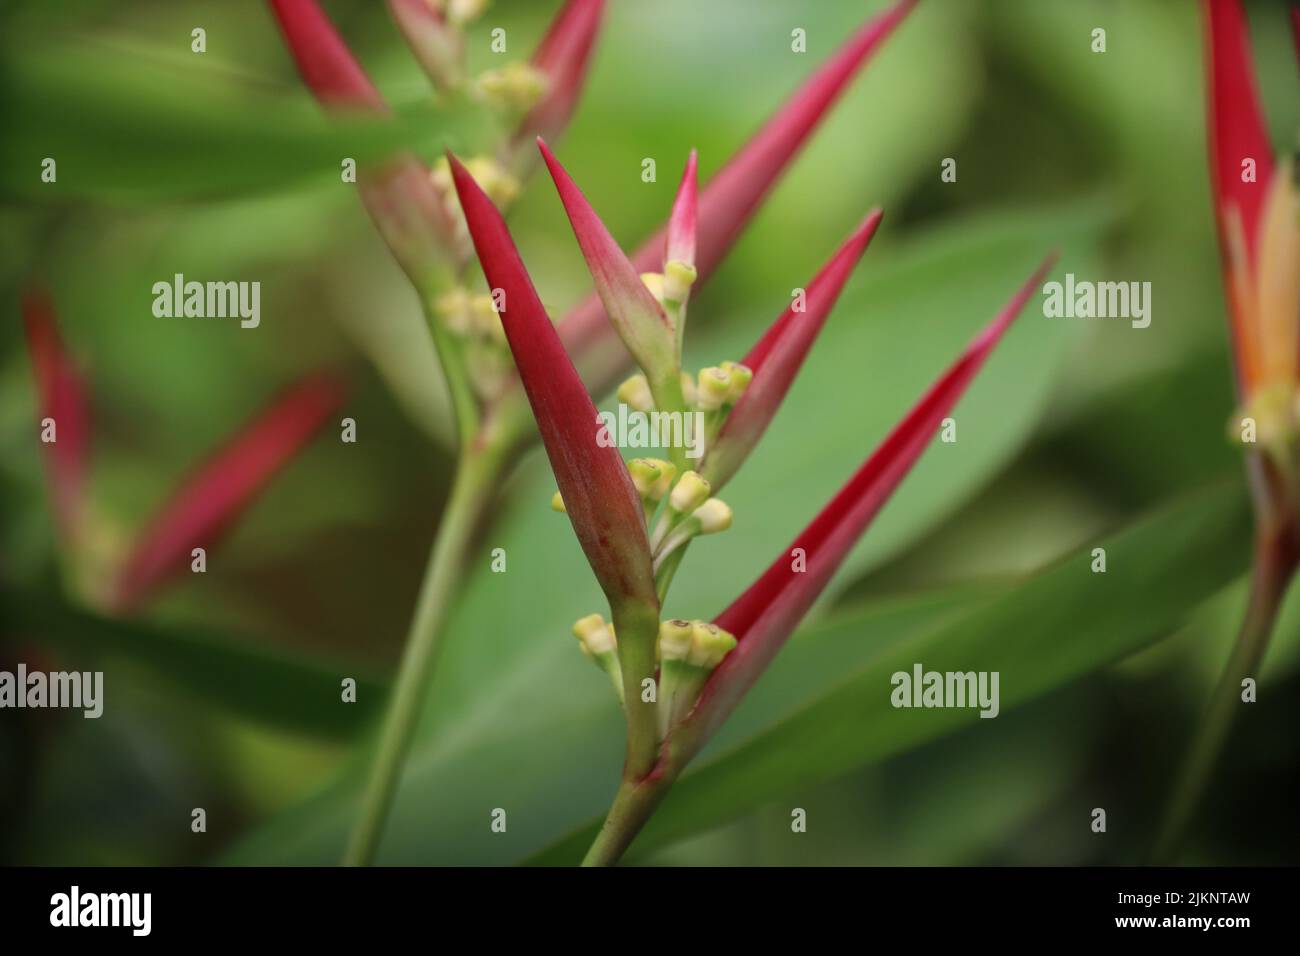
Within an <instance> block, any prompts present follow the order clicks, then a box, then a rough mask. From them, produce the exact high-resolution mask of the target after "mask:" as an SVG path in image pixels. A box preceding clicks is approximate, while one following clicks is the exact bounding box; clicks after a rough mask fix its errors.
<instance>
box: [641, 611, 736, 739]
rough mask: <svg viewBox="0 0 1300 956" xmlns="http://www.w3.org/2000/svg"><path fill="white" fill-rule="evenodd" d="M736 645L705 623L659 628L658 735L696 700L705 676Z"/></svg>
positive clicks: (676, 622)
mask: <svg viewBox="0 0 1300 956" xmlns="http://www.w3.org/2000/svg"><path fill="white" fill-rule="evenodd" d="M735 646H736V638H735V637H734V636H732V635H731V634H728V633H727V632H726V631H724V630H723V629H722V628H720V627H718V626H717V625H716V624H710V623H708V622H706V621H681V620H672V621H664V622H663V623H662V624H660V625H659V643H658V645H657V649H658V658H659V735H660V736H661V737H666V736H668V731H669V730H670V729H671V728H672V727H675V726H676V725H677V724H679V723H680V722H681V721H682V720H683V719H684V718H685V717H686V715H687V714H689V713H690V711H691V708H692V707H694V706H695V702H696V700H698V699H699V696H700V691H701V690H703V689H704V685H705V683H706V682H707V681H708V679H709V675H710V674H712V673H713V671H714V670H715V669H716V668H717V666H718V665H719V664H721V663H722V659H723V658H724V657H726V656H727V654H728V653H730V652H731V650H732V649H733V648H734V647H735Z"/></svg>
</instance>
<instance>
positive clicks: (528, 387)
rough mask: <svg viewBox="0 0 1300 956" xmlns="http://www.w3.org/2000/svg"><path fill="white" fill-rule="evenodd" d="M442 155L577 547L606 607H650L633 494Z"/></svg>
mask: <svg viewBox="0 0 1300 956" xmlns="http://www.w3.org/2000/svg"><path fill="white" fill-rule="evenodd" d="M448 158H449V160H450V162H451V171H452V179H453V181H454V182H455V184H456V192H457V195H459V196H460V204H461V208H462V209H463V210H464V211H465V221H466V222H467V223H468V225H469V233H470V237H471V238H472V239H473V242H474V249H475V251H476V252H477V253H478V259H479V263H480V264H481V265H482V266H483V274H484V275H485V276H486V277H487V281H488V285H489V287H490V288H491V289H493V290H494V293H495V290H500V291H501V293H503V294H504V307H503V308H502V309H501V324H502V326H503V327H504V328H505V333H506V341H507V342H508V343H509V345H510V351H511V353H512V354H513V355H514V359H515V365H516V366H517V367H518V369H519V377H520V379H521V380H522V381H523V385H524V390H525V392H526V393H527V395H528V401H529V404H531V405H532V409H533V417H534V418H535V419H536V420H537V428H538V431H540V432H541V436H542V443H543V444H544V445H545V446H546V454H547V457H548V458H549V459H550V462H551V470H552V471H553V472H554V473H555V481H556V484H557V485H559V488H560V494H561V495H562V496H563V498H564V505H565V510H566V511H567V513H568V515H569V520H570V521H571V522H572V524H573V530H574V532H575V533H576V534H577V536H578V542H579V543H580V544H581V545H582V550H583V553H585V554H586V556H587V561H588V562H589V563H590V564H591V569H592V571H593V572H594V573H595V575H596V579H597V580H598V581H599V582H600V586H601V589H602V590H603V591H604V592H605V595H606V596H607V597H608V598H609V602H610V605H611V607H616V606H618V605H619V604H621V603H622V602H623V601H625V600H626V599H629V598H631V599H635V600H637V601H639V602H642V603H643V604H646V605H650V606H655V607H657V606H658V602H657V600H656V599H655V589H654V575H653V573H652V571H651V567H650V545H649V542H648V540H647V538H646V532H645V520H644V517H643V513H642V505H641V499H640V496H639V495H638V494H637V491H636V488H635V486H634V485H633V484H632V479H631V478H630V477H629V476H628V473H627V466H626V465H625V464H624V463H623V458H622V456H621V455H620V454H619V453H618V449H617V448H615V447H613V445H602V444H601V443H600V442H599V441H598V439H597V435H598V430H599V426H600V419H599V418H598V416H597V414H596V406H595V405H593V404H592V401H591V396H590V395H589V394H588V393H587V389H586V387H585V386H584V385H583V384H582V379H580V378H579V377H578V373H577V371H576V370H575V369H574V367H573V363H572V362H571V361H569V356H568V354H567V353H566V352H565V351H564V346H563V344H561V342H560V337H559V335H558V334H557V333H556V331H555V328H554V326H552V325H551V321H550V319H549V318H548V317H547V315H546V309H545V308H544V307H543V306H542V302H541V299H539V298H538V296H537V290H536V289H535V288H534V287H533V282H532V279H531V278H530V277H529V275H528V271H527V270H526V269H525V268H524V263H523V260H522V259H521V258H520V256H519V250H518V249H517V248H516V247H515V243H514V240H513V239H512V238H511V236H510V232H509V230H508V229H507V228H506V224H505V220H504V219H502V218H501V213H500V212H498V211H497V208H496V206H495V205H494V204H493V203H492V201H491V200H490V199H489V198H488V197H487V196H486V195H485V194H484V192H483V190H482V189H480V188H479V186H478V184H477V183H475V182H474V177H473V176H471V175H470V174H469V172H468V171H467V170H466V169H465V167H464V166H463V165H461V163H460V161H459V160H458V159H456V157H454V156H449V157H448Z"/></svg>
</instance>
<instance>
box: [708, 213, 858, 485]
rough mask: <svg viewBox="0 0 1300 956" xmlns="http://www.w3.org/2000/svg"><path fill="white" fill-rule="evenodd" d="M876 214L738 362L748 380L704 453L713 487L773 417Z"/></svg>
mask: <svg viewBox="0 0 1300 956" xmlns="http://www.w3.org/2000/svg"><path fill="white" fill-rule="evenodd" d="M880 218H881V212H880V210H879V209H875V210H872V211H871V212H870V213H869V214H868V215H867V218H866V219H864V220H863V221H862V224H861V225H860V226H858V228H857V229H856V230H854V232H853V234H852V235H851V236H849V238H848V239H846V240H845V242H844V244H843V245H842V246H840V248H839V249H838V250H837V251H836V253H835V255H833V256H832V257H831V258H830V260H829V261H828V262H827V263H826V264H825V265H824V266H822V268H821V271H820V272H818V273H817V275H816V276H815V277H814V278H813V280H812V281H811V282H809V283H808V286H807V288H806V289H805V290H804V295H803V298H802V301H801V302H798V303H795V302H792V303H791V304H790V306H789V308H787V309H786V310H785V312H783V313H782V314H781V317H780V318H778V319H777V320H776V321H775V322H773V323H772V325H771V326H770V327H769V328H768V330H767V331H766V332H765V333H763V336H762V338H760V339H759V340H758V342H756V343H755V344H754V347H753V348H752V349H750V350H749V354H748V355H746V356H745V358H744V359H743V360H742V361H741V363H740V364H741V365H742V366H744V367H745V369H747V370H748V374H749V375H751V376H752V378H751V380H750V381H749V383H748V386H747V387H746V388H745V389H744V391H743V392H742V393H741V394H740V396H739V397H738V398H737V399H735V405H734V407H733V408H732V409H731V411H730V413H729V414H728V415H727V418H726V420H725V421H724V422H723V424H722V429H721V431H720V432H719V433H718V437H717V438H716V439H715V440H714V442H713V443H712V445H711V446H710V447H709V450H708V451H707V452H706V454H705V457H704V467H703V469H702V471H703V474H704V476H705V477H706V478H708V479H709V481H710V482H712V483H713V486H714V487H715V488H721V487H722V486H723V485H724V484H726V483H727V481H728V480H730V478H731V476H732V475H734V474H735V473H736V470H737V469H738V468H739V467H740V466H741V464H742V463H743V462H744V460H745V458H746V457H748V455H749V453H750V451H752V450H753V448H754V446H755V445H757V444H758V441H759V439H760V438H761V437H762V436H763V432H764V431H766V429H767V426H768V424H769V423H770V422H771V421H772V418H773V417H774V416H775V415H776V410H777V408H778V407H780V405H781V402H782V401H784V400H785V396H786V393H787V392H788V391H789V390H790V385H791V383H792V382H793V381H794V378H795V376H796V375H797V374H798V373H799V368H800V366H801V365H802V364H803V361H804V359H805V358H806V357H807V355H808V351H809V349H811V348H812V344H813V341H814V340H815V339H816V338H817V335H818V334H819V333H820V332H821V330H822V327H823V326H824V325H825V324H826V317H827V316H828V315H830V312H831V309H832V308H834V306H835V302H836V301H837V300H838V299H839V296H840V292H841V291H842V290H843V289H844V284H845V283H846V282H848V279H849V276H850V274H852V272H853V267H854V266H855V265H857V262H858V260H859V259H860V258H861V257H862V253H863V252H865V251H866V248H867V245H868V244H869V243H870V242H871V237H872V236H874V235H875V233H876V228H877V227H878V226H879V225H880ZM701 375H702V376H703V373H701ZM701 382H703V378H702V379H701Z"/></svg>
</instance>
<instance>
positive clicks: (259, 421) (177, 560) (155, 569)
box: [110, 372, 346, 612]
mask: <svg viewBox="0 0 1300 956" xmlns="http://www.w3.org/2000/svg"><path fill="white" fill-rule="evenodd" d="M345 395H346V388H345V387H344V385H343V383H342V382H341V381H340V379H339V378H338V377H337V376H335V375H333V374H331V373H325V372H317V373H313V374H310V375H308V376H306V377H304V378H303V379H301V380H299V381H298V382H297V383H296V384H294V385H292V386H290V387H289V388H288V389H286V390H285V391H284V393H283V394H282V395H280V396H279V397H278V398H277V399H276V400H275V401H273V402H272V403H271V404H270V405H269V406H268V407H267V408H266V409H264V410H263V411H262V412H260V413H259V414H258V415H257V417H256V418H254V419H253V420H252V421H251V422H249V423H248V424H247V425H245V426H244V427H243V428H241V429H240V430H239V431H238V432H236V433H235V435H234V436H233V437H232V438H231V439H230V441H229V442H228V443H227V444H226V446H225V447H224V448H222V449H220V450H219V451H217V452H216V453H215V454H213V455H212V456H211V457H210V458H209V459H208V460H207V461H205V462H204V463H202V464H200V465H199V466H198V467H197V468H196V469H195V470H194V472H193V474H192V475H191V476H190V477H189V478H187V479H186V480H185V481H184V482H182V483H181V485H180V486H179V487H178V488H177V490H176V491H175V492H174V493H173V494H172V496H171V498H170V500H169V501H168V502H167V503H166V504H165V505H164V506H163V507H162V509H161V510H160V511H159V512H158V513H157V515H155V517H154V518H153V519H152V520H151V521H150V522H149V524H148V525H147V526H146V527H145V530H144V531H143V532H142V533H141V534H140V535H139V537H138V538H137V540H136V542H135V543H134V545H133V546H132V548H131V550H130V552H129V553H128V555H127V557H126V560H125V561H124V563H123V565H122V567H121V571H120V573H119V575H118V577H117V580H116V582H115V585H114V588H113V591H112V594H111V596H110V605H111V606H112V608H113V610H115V611H119V612H123V611H130V610H133V609H135V608H137V607H139V606H140V605H141V604H142V603H144V602H145V601H146V600H148V599H149V598H151V597H153V596H154V595H155V594H156V593H157V592H158V590H159V589H160V588H161V587H162V586H163V585H165V584H166V583H168V582H169V581H170V580H171V579H172V578H173V577H174V576H176V575H178V574H181V573H182V572H183V571H184V570H185V569H186V568H187V567H188V566H189V565H190V561H191V552H192V550H193V549H194V548H200V547H201V548H205V549H211V548H212V547H213V546H214V545H216V544H217V543H218V542H219V541H220V540H221V538H222V537H223V536H224V535H225V534H226V533H227V532H228V531H229V530H230V529H231V527H232V526H233V525H234V524H235V522H236V521H237V520H238V519H239V518H240V517H241V516H242V515H243V514H244V513H245V512H246V511H247V510H248V508H249V507H250V505H251V504H252V503H253V501H254V500H255V499H256V498H257V496H258V495H259V494H260V493H261V492H262V491H263V490H264V489H265V488H266V486H267V485H268V484H269V483H270V481H271V480H272V479H273V478H274V477H275V476H276V475H277V474H278V473H279V472H280V471H281V470H282V469H284V468H285V467H286V466H287V465H288V464H289V463H290V462H291V461H293V459H294V458H295V457H296V456H297V455H298V453H299V452H300V451H301V450H302V448H303V446H305V445H306V444H307V443H308V442H309V441H311V439H312V438H313V437H314V436H315V435H316V433H317V432H319V431H320V429H321V427H322V426H323V425H324V424H325V423H326V422H327V421H329V419H330V418H331V417H332V416H333V415H334V414H335V413H336V412H337V411H338V410H339V408H340V407H341V406H342V404H343V400H344V397H345Z"/></svg>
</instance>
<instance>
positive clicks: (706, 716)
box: [669, 256, 1055, 762]
mask: <svg viewBox="0 0 1300 956" xmlns="http://www.w3.org/2000/svg"><path fill="white" fill-rule="evenodd" d="M1054 258H1055V257H1054V256H1053V257H1049V258H1048V259H1047V260H1046V261H1045V262H1044V263H1043V264H1042V265H1040V266H1039V268H1038V269H1037V270H1036V271H1035V272H1034V274H1033V275H1032V276H1031V277H1030V278H1029V279H1028V281H1026V282H1025V284H1024V285H1023V286H1022V287H1021V288H1020V290H1019V291H1018V292H1017V293H1016V295H1015V297H1014V298H1013V299H1012V300H1011V302H1010V303H1009V304H1008V305H1007V306H1006V308H1004V309H1003V311H1002V312H1001V313H1000V314H999V315H998V316H997V318H995V319H994V320H993V321H992V322H991V323H990V324H989V325H987V326H986V327H985V328H984V329H983V330H982V331H981V332H980V333H979V335H977V336H976V337H975V339H974V340H973V341H972V342H971V343H970V345H968V346H967V347H966V350H965V351H964V352H963V353H962V354H961V356H960V357H959V358H958V359H957V361H956V362H955V363H954V364H953V365H952V366H951V367H949V368H948V370H947V371H946V372H945V373H944V374H943V376H942V377H941V378H940V379H939V380H938V381H937V382H935V384H934V385H933V386H931V387H930V389H929V390H928V391H927V392H926V393H925V394H924V395H923V396H922V397H921V399H920V401H919V402H917V404H916V405H915V406H913V408H912V410H911V411H909V412H908V414H907V415H906V416H905V417H904V418H903V420H902V421H901V422H899V424H898V425H897V426H896V427H895V428H894V430H893V431H892V432H891V433H890V434H889V436H888V437H887V438H886V439H885V440H884V442H883V443H882V444H881V445H880V446H879V447H878V448H877V449H876V450H875V451H874V452H873V453H872V454H871V456H870V457H868V458H867V460H866V461H865V462H864V463H863V464H862V466H861V467H860V468H859V469H858V470H857V472H856V473H854V475H853V476H852V477H851V478H850V479H849V480H848V482H847V483H845V485H844V486H843V487H842V488H841V489H840V490H839V492H838V493H836V495H835V497H834V498H832V499H831V501H830V503H829V504H827V505H826V507H825V508H823V509H822V511H821V512H820V513H819V514H818V515H817V517H816V518H814V519H813V520H812V522H811V523H810V524H809V525H808V526H807V527H806V528H804V530H803V531H801V532H800V533H799V535H798V536H796V537H795V539H794V541H792V542H791V543H790V546H789V547H788V548H786V549H785V550H784V551H783V552H782V553H781V554H780V555H779V556H778V557H777V558H776V560H775V561H773V562H772V564H771V566H769V567H768V569H767V570H766V571H765V572H764V573H763V574H762V575H761V576H760V577H759V578H758V580H756V581H755V582H754V583H753V584H752V585H751V586H750V587H749V588H748V589H747V590H746V591H745V592H744V593H743V594H741V595H740V597H738V598H737V599H736V600H735V601H734V602H733V603H732V604H731V605H730V606H729V607H728V608H727V609H726V610H725V611H723V612H722V613H721V614H720V615H719V616H718V617H717V619H716V621H715V623H716V624H717V626H718V627H720V628H722V629H723V630H725V631H728V632H730V633H731V634H733V635H735V637H736V639H737V641H738V642H739V643H738V644H737V646H736V648H735V650H733V651H732V652H731V653H730V654H728V655H727V656H726V657H725V658H724V659H723V661H722V663H721V664H720V665H719V666H718V668H717V670H715V671H714V672H713V674H712V676H711V677H710V679H709V682H708V683H707V684H706V685H705V688H704V690H703V692H702V693H701V696H700V699H699V702H698V703H697V704H696V706H695V709H694V711H692V713H691V715H690V716H689V717H688V718H687V720H686V721H685V722H684V723H683V724H682V726H681V728H680V729H679V731H678V732H677V734H678V735H680V736H681V737H682V738H683V741H682V742H683V744H684V750H683V751H681V752H679V753H678V756H677V757H676V759H677V760H678V761H679V762H684V760H685V759H689V755H690V754H691V753H693V752H694V751H695V749H697V748H698V747H699V746H701V745H702V744H703V743H704V741H706V740H707V739H708V737H709V736H711V734H712V733H713V731H714V730H716V728H717V727H718V726H719V725H720V724H721V723H722V721H724V720H725V719H726V718H727V716H728V715H729V714H730V713H731V712H732V710H734V708H735V706H736V704H737V703H739V701H740V699H741V698H742V697H743V696H744V694H745V693H746V692H747V691H748V690H749V688H750V687H752V686H753V684H754V682H755V681H756V680H757V679H758V677H759V675H760V674H761V673H762V672H763V670H764V669H765V668H766V667H767V665H768V664H769V663H770V662H771V660H772V658H773V657H775V656H776V653H777V651H778V650H780V648H781V645H782V644H784V643H785V641H786V639H787V638H788V637H789V635H790V634H791V632H793V630H794V628H795V627H796V626H797V625H798V623H799V621H800V620H801V619H802V618H803V616H804V614H805V613H806V612H807V611H808V608H809V607H811V606H812V603H813V602H814V601H815V600H816V599H817V597H818V595H820V594H821V592H822V590H823V589H824V588H825V587H826V584H827V583H828V582H829V581H830V579H831V576H832V575H833V574H834V573H835V571H836V569H837V568H838V567H839V566H840V564H841V563H842V562H843V560H844V558H845V557H846V556H847V555H848V553H849V551H850V549H852V547H853V545H854V544H855V543H856V542H857V540H858V538H859V537H860V536H861V535H862V532H863V531H864V530H866V528H867V526H868V525H869V524H870V522H871V520H872V519H873V518H874V517H875V516H876V514H877V513H878V512H879V511H880V509H881V507H882V506H883V505H884V504H885V502H886V501H888V500H889V497H890V496H891V495H892V494H893V492H894V489H895V488H896V487H897V486H898V484H899V482H901V481H902V480H903V477H904V476H905V475H906V474H907V472H908V471H909V470H910V469H911V467H912V465H913V464H915V462H916V460H917V459H918V458H919V457H920V456H921V453H922V452H923V451H924V450H925V448H926V446H927V445H929V443H930V441H931V439H932V438H933V437H934V434H935V432H936V431H937V430H938V427H939V425H940V423H941V422H942V420H943V418H944V417H945V416H946V415H947V414H948V412H949V411H950V410H951V409H952V407H953V405H955V404H956V402H957V400H958V399H959V398H960V397H961V395H962V393H963V392H964V391H965V389H966V387H967V385H969V384H970V381H971V379H972V378H974V376H975V374H976V372H978V371H979V369H980V367H981V366H982V365H983V364H984V361H985V359H987V358H988V355H989V353H990V352H991V351H992V350H993V348H994V346H995V345H996V344H997V343H998V340H999V339H1000V338H1001V336H1002V334H1003V333H1004V332H1005V331H1006V330H1007V328H1008V326H1010V324H1011V322H1012V321H1013V320H1014V319H1015V317H1016V316H1017V314H1019V312H1020V311H1021V309H1022V308H1023V307H1024V305H1025V303H1026V301H1028V299H1029V297H1030V296H1031V295H1033V293H1034V291H1035V290H1036V289H1037V288H1038V287H1039V286H1040V285H1041V284H1042V281H1043V279H1044V277H1045V276H1046V274H1047V272H1048V270H1049V269H1050V268H1051V265H1052V262H1053V261H1054ZM755 378H756V379H757V376H755ZM795 549H800V550H799V552H796V550H795ZM796 557H802V562H803V563H802V564H800V563H799V562H797V561H796ZM675 736H677V735H675ZM671 742H672V739H671V738H670V741H669V743H671Z"/></svg>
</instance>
